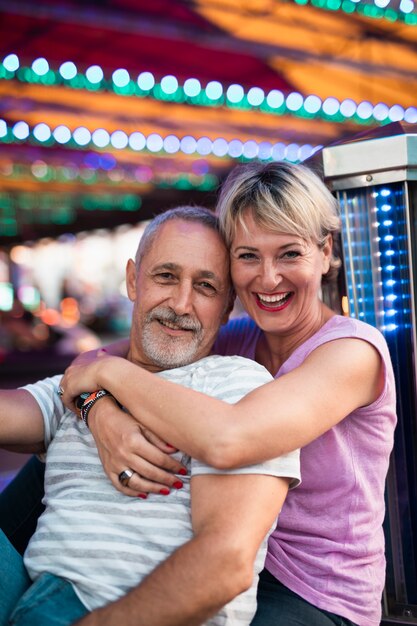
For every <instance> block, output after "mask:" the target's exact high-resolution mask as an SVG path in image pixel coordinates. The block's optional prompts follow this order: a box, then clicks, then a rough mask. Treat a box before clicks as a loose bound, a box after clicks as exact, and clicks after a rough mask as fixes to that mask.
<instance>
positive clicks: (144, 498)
mask: <svg viewBox="0 0 417 626" xmlns="http://www.w3.org/2000/svg"><path fill="white" fill-rule="evenodd" d="M147 497H148V496H147V495H146V493H138V498H142V500H146V498H147Z"/></svg>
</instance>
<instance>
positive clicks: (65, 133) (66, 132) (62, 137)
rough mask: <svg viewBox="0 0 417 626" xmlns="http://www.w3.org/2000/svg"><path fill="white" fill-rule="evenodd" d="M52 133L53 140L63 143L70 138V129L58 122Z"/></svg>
mask: <svg viewBox="0 0 417 626" xmlns="http://www.w3.org/2000/svg"><path fill="white" fill-rule="evenodd" d="M52 134H53V136H54V139H55V141H56V142H58V143H62V144H65V143H68V142H69V140H70V139H71V131H70V129H69V128H68V126H64V124H60V125H59V126H57V127H56V128H55V130H54V131H53V132H52Z"/></svg>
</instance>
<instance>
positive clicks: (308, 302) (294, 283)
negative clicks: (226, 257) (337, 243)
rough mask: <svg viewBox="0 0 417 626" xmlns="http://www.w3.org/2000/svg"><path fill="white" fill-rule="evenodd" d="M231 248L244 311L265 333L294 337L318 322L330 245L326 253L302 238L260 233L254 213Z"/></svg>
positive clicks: (327, 243)
mask: <svg viewBox="0 0 417 626" xmlns="http://www.w3.org/2000/svg"><path fill="white" fill-rule="evenodd" d="M244 222H245V225H246V229H247V230H246V231H245V229H244V228H243V227H242V226H241V225H238V227H237V229H236V235H235V237H234V239H233V241H232V245H231V250H230V254H231V272H232V280H233V283H234V286H235V289H236V293H237V295H238V296H239V299H240V301H241V302H242V305H243V306H244V307H245V309H246V311H247V312H248V313H249V315H250V316H251V317H252V318H253V319H254V321H255V322H256V323H257V325H258V326H259V327H260V328H262V329H263V330H264V331H265V332H280V331H282V332H286V331H291V329H292V328H293V327H296V326H297V324H300V322H302V323H304V322H308V320H309V319H315V318H316V316H317V314H318V312H319V310H320V308H321V302H320V299H319V291H320V286H321V278H322V275H323V274H325V273H326V272H327V271H328V270H329V262H330V257H331V239H330V237H329V238H328V242H326V244H325V245H324V247H323V248H319V247H318V245H316V244H314V243H311V242H308V241H305V240H304V239H302V238H301V237H299V236H297V235H292V234H288V233H280V232H271V231H268V230H264V229H263V228H260V227H259V226H258V225H257V224H256V223H255V221H254V219H253V217H252V214H251V212H250V211H247V212H246V214H245V216H244Z"/></svg>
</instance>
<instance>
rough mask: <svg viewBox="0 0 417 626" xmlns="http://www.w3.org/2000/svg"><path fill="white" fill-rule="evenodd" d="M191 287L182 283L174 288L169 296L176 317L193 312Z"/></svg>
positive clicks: (192, 291)
mask: <svg viewBox="0 0 417 626" xmlns="http://www.w3.org/2000/svg"><path fill="white" fill-rule="evenodd" d="M193 293H194V290H193V286H192V285H190V284H188V283H182V284H179V285H177V286H176V288H175V291H174V293H173V294H172V295H171V306H172V309H173V310H174V311H175V313H177V315H186V314H188V313H191V312H192V310H193Z"/></svg>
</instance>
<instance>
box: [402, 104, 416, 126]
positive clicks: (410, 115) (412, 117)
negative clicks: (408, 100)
mask: <svg viewBox="0 0 417 626" xmlns="http://www.w3.org/2000/svg"><path fill="white" fill-rule="evenodd" d="M404 120H405V121H406V122H408V123H409V124H415V123H416V122H417V109H416V107H408V109H406V110H405V112H404Z"/></svg>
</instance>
